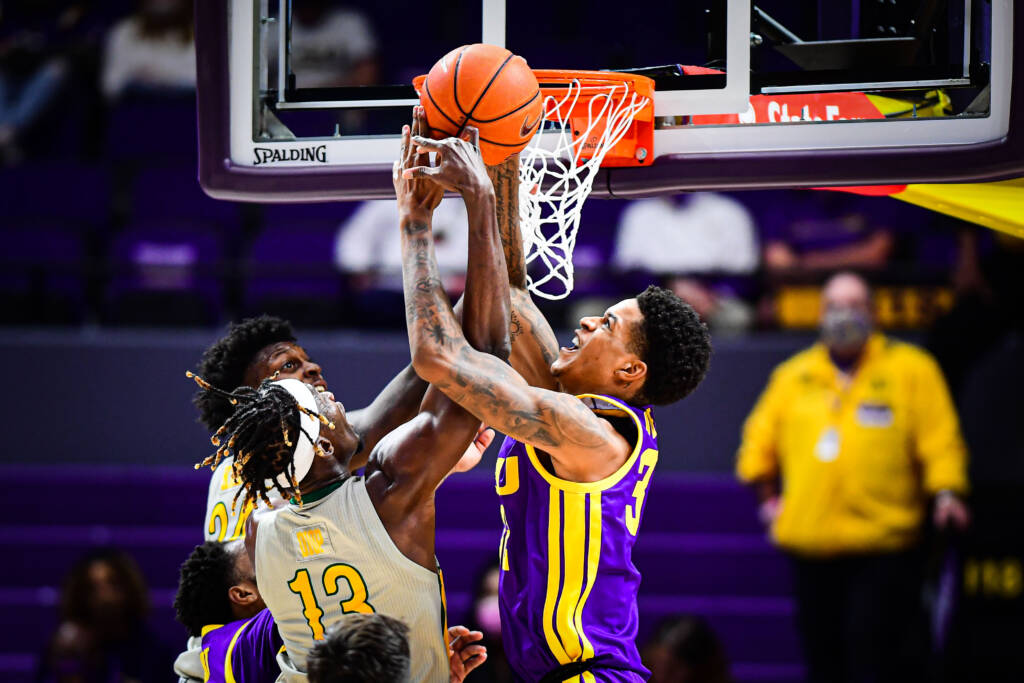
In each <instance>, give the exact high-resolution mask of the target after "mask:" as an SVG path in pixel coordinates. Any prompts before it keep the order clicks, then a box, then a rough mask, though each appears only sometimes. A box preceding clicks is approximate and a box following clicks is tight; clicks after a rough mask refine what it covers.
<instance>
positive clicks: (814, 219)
mask: <svg viewBox="0 0 1024 683" xmlns="http://www.w3.org/2000/svg"><path fill="white" fill-rule="evenodd" d="M191 16H192V2H191V0H137V1H130V0H118V1H115V2H105V3H97V2H88V1H86V0H77V1H76V0H41V1H40V2H33V3H13V2H0V210H2V212H3V215H4V221H3V230H4V232H5V238H6V239H7V242H8V244H11V245H16V248H15V249H11V250H9V251H8V253H6V254H4V255H3V256H0V259H2V261H3V265H4V269H5V275H4V277H3V278H2V279H0V297H2V299H3V301H4V304H5V305H4V307H3V317H2V320H0V322H3V323H7V324H65V325H82V324H87V325H91V324H102V325H148V326H154V325H155V326H161V325H162V326H167V325H173V326H181V325H189V326H213V325H217V324H221V323H223V322H225V321H226V320H230V319H236V318H238V317H240V316H244V315H251V314H255V313H258V312H263V311H267V312H271V313H278V314H282V315H285V316H287V317H289V318H290V319H292V320H293V321H295V322H296V323H298V324H301V325H305V326H327V327H331V326H345V327H371V328H383V329H388V328H391V329H400V328H401V327H402V325H403V319H402V313H401V310H402V309H401V306H396V305H395V302H396V301H397V300H398V298H399V297H400V288H399V287H398V282H399V278H398V275H399V273H398V269H397V266H398V263H397V254H398V250H397V248H396V237H395V231H394V229H393V227H394V211H395V209H394V206H392V205H390V203H388V202H364V203H361V204H360V203H351V202H350V203H344V204H337V203H334V204H321V205H304V206H287V205H285V206H281V205H279V206H271V205H258V204H246V205H240V204H229V203H225V202H218V201H215V200H212V199H209V198H207V197H206V196H205V195H203V194H202V191H201V190H200V189H199V187H198V185H197V183H196V182H195V177H196V131H195V123H194V121H195V113H194V112H195V92H194V89H195V67H196V65H195V53H194V42H193V29H192V23H191ZM293 21H294V26H293V33H294V35H293V63H292V66H293V69H294V71H295V73H296V74H297V75H298V77H299V79H300V81H301V83H300V85H302V86H306V87H329V86H338V85H361V84H371V83H380V82H404V81H405V80H407V79H408V76H409V75H410V74H411V73H413V72H415V71H416V70H417V68H422V66H420V65H418V64H416V63H412V61H413V60H412V58H411V57H407V58H406V59H405V62H404V63H403V62H402V61H401V60H402V59H403V58H402V57H401V56H399V57H395V56H394V55H391V54H387V55H385V54H382V53H381V49H380V42H381V41H380V37H379V36H380V31H381V29H380V27H378V26H376V25H375V21H379V18H377V19H375V18H374V17H373V16H371V15H369V14H368V13H366V12H363V11H360V10H357V9H354V8H352V7H348V6H345V5H344V4H343V3H332V2H329V1H327V0H304V1H303V2H301V3H297V4H296V7H295V12H294V17H293ZM357 114H358V112H357ZM359 118H360V117H359V116H354V117H348V118H346V117H341V118H340V119H338V120H337V121H336V123H338V125H341V126H342V127H343V128H344V129H345V130H346V131H347V132H350V131H357V130H358V129H359V126H360V125H363V124H361V123H360V122H359V120H357V119H359ZM349 119H351V120H349ZM363 123H365V117H363ZM332 130H333V124H332ZM464 222H465V217H464V212H463V211H462V209H461V206H460V205H459V203H458V202H452V203H451V206H447V207H444V208H443V210H442V211H441V213H440V214H439V216H438V227H439V228H442V230H440V231H439V236H438V241H439V245H440V246H441V251H442V252H444V253H441V254H439V259H440V261H441V266H442V268H444V269H445V271H446V284H447V286H448V288H449V289H450V290H451V292H452V293H458V292H459V290H460V288H461V286H462V279H463V276H464V271H465V264H464V259H463V257H462V254H464V253H465V252H464V242H465V235H466V232H465V229H464V227H463V225H464ZM1005 249H1010V250H1012V249H1013V246H1012V245H1009V246H1008V245H1006V244H1004V243H1003V241H1002V240H1000V239H999V238H996V237H993V236H992V235H991V234H989V233H987V232H986V231H982V230H980V229H978V228H976V227H974V226H970V225H967V224H963V223H959V222H957V221H954V220H952V219H947V218H943V217H941V216H939V215H938V214H934V213H932V212H929V211H927V210H924V209H920V208H917V207H914V206H911V205H907V204H903V203H901V202H899V201H896V200H893V199H890V198H886V197H865V196H859V195H854V194H849V193H840V192H820V191H819V192H815V191H773V192H746V193H734V194H728V195H727V194H713V193H697V194H692V195H682V196H679V197H670V198H655V199H643V200H636V201H605V200H591V201H590V202H588V203H587V205H586V206H585V208H584V211H583V220H582V224H581V228H580V234H579V238H578V242H577V248H576V254H575V256H574V262H575V265H576V270H577V273H576V290H575V294H574V298H573V299H572V300H571V301H568V302H562V303H561V304H552V306H551V310H550V311H549V315H550V316H551V317H553V318H554V319H555V321H556V322H562V323H567V322H571V321H572V320H574V319H575V317H576V308H577V307H578V305H581V304H582V305H588V306H589V305H591V304H593V303H594V300H595V299H600V300H608V301H611V300H616V299H618V298H619V297H620V295H621V294H622V293H624V292H630V291H634V290H635V289H636V288H637V287H638V286H641V287H642V286H643V285H645V284H646V283H650V282H658V283H660V284H663V285H665V286H667V287H670V288H671V289H672V290H674V291H675V292H677V293H678V294H680V295H681V296H683V297H684V298H686V299H687V300H688V301H690V302H691V303H692V304H693V305H694V306H695V307H696V308H697V309H698V311H699V312H700V313H701V315H702V316H703V317H704V318H705V320H706V321H707V322H708V323H709V324H710V325H711V326H712V328H714V329H715V331H716V332H718V333H720V334H722V333H730V334H731V333H743V332H746V331H749V330H758V329H772V328H778V327H782V328H811V327H813V326H814V324H815V320H816V311H817V308H818V304H819V299H818V298H817V297H818V295H817V293H816V287H817V286H818V285H820V284H821V282H822V281H823V279H824V277H825V276H826V275H827V274H828V273H829V272H832V271H834V270H835V269H843V268H845V269H855V270H859V271H861V272H866V273H869V274H870V275H871V278H872V280H873V281H874V282H875V283H876V284H878V285H881V287H880V288H879V290H878V291H877V295H878V297H879V299H880V300H881V301H882V302H883V304H884V305H883V306H882V307H881V309H882V310H881V311H880V323H881V325H882V326H883V327H887V328H910V329H914V328H918V329H920V328H924V327H926V326H928V325H929V324H930V323H931V322H933V321H934V320H935V319H936V318H938V317H939V316H940V315H942V314H943V313H945V312H947V311H949V310H950V309H951V307H952V306H953V301H954V300H955V297H956V296H958V295H959V294H960V293H963V292H965V291H968V290H971V289H972V288H974V289H977V288H978V287H979V286H981V287H983V285H980V283H979V278H978V277H977V273H979V272H980V270H981V268H980V265H979V264H980V263H981V261H982V260H983V259H985V258H987V257H988V256H990V255H991V254H993V253H994V252H998V251H1001V250H1005ZM311 302H315V303H311Z"/></svg>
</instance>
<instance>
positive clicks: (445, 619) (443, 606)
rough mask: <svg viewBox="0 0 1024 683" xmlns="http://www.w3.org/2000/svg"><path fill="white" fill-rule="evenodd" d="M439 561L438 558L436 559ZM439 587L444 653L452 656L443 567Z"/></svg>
mask: <svg viewBox="0 0 1024 683" xmlns="http://www.w3.org/2000/svg"><path fill="white" fill-rule="evenodd" d="M434 560H435V561H437V558H436V557H435V558H434ZM437 587H438V589H439V590H440V591H441V640H442V642H444V651H445V652H447V653H449V654H451V651H452V649H451V648H450V647H448V595H447V594H446V593H445V590H444V572H442V571H441V565H437Z"/></svg>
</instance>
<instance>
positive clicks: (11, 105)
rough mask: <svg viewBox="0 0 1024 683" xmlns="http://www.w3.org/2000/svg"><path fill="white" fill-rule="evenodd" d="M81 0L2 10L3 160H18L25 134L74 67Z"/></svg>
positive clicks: (83, 11)
mask: <svg viewBox="0 0 1024 683" xmlns="http://www.w3.org/2000/svg"><path fill="white" fill-rule="evenodd" d="M85 14H86V7H85V6H84V3H81V2H70V3H69V2H59V0H36V1H35V2H26V3H22V4H21V5H20V6H17V7H11V6H9V5H8V4H6V3H5V4H4V6H3V12H0V163H5V164H12V163H16V162H18V161H19V160H20V159H21V157H22V155H23V150H22V144H23V138H24V135H25V134H26V133H27V132H28V130H29V129H30V128H31V127H32V126H33V124H35V123H36V122H37V121H39V119H40V117H41V116H42V115H43V114H44V113H45V112H46V111H47V110H48V109H50V107H51V106H52V105H53V103H54V101H55V100H56V98H57V95H58V93H59V92H60V91H61V88H62V87H63V85H64V83H65V82H66V80H67V78H68V74H69V73H70V70H71V64H70V63H69V61H70V60H71V59H72V48H73V45H74V41H75V38H76V36H77V33H78V31H79V30H80V28H81V25H82V23H83V22H82V19H83V17H84V16H85Z"/></svg>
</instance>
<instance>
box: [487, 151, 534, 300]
mask: <svg viewBox="0 0 1024 683" xmlns="http://www.w3.org/2000/svg"><path fill="white" fill-rule="evenodd" d="M487 172H488V174H489V175H490V176H491V183H492V184H493V185H494V198H495V210H496V213H497V217H498V233H499V234H500V235H501V246H502V248H503V249H504V250H505V265H506V266H507V267H508V282H509V285H510V286H511V287H512V288H513V289H525V288H526V260H525V254H523V236H522V233H521V232H520V228H519V155H518V154H514V155H512V156H511V157H509V159H508V160H506V161H504V162H503V163H501V164H499V165H498V166H491V167H489V168H488V169H487Z"/></svg>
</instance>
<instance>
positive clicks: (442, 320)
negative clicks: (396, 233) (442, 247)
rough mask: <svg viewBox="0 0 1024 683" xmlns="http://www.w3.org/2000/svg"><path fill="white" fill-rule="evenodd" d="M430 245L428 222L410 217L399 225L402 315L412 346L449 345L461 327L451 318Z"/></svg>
mask: <svg viewBox="0 0 1024 683" xmlns="http://www.w3.org/2000/svg"><path fill="white" fill-rule="evenodd" d="M433 248H434V245H433V240H432V239H431V238H430V225H429V224H428V223H424V222H415V221H412V222H409V223H408V224H406V225H403V230H402V252H403V263H402V268H403V281H404V287H405V301H406V305H405V317H406V324H407V325H408V328H409V343H410V346H411V348H412V349H413V350H415V349H417V348H421V347H428V348H433V349H453V348H454V347H455V345H456V344H457V343H458V341H459V340H460V339H462V330H461V329H460V328H459V326H458V323H457V322H455V315H454V314H453V313H452V310H451V306H450V304H449V303H448V297H447V296H446V295H445V293H444V287H443V286H442V282H441V278H440V276H439V275H438V271H437V262H436V261H435V259H434V257H433V253H432V252H433Z"/></svg>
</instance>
